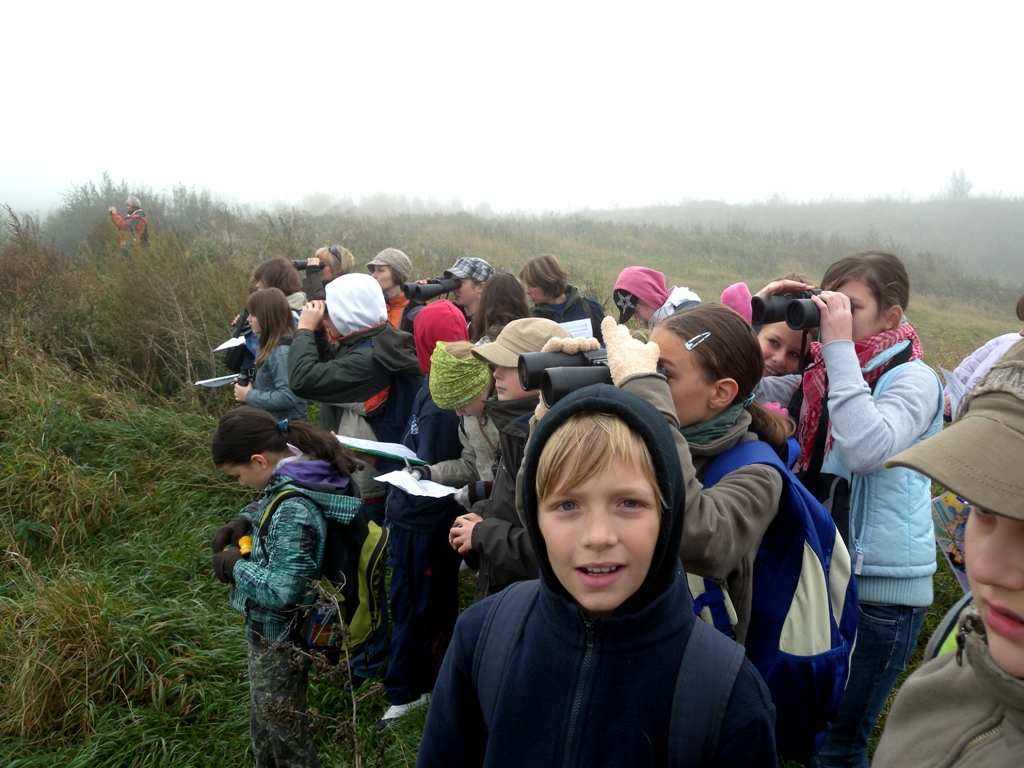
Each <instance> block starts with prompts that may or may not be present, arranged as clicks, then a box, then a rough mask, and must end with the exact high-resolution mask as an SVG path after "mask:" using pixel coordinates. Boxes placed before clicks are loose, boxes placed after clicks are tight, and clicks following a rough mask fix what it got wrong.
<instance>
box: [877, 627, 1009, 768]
mask: <svg viewBox="0 0 1024 768" xmlns="http://www.w3.org/2000/svg"><path fill="white" fill-rule="evenodd" d="M960 633H961V638H958V640H959V639H962V640H963V644H964V648H963V654H962V656H961V655H960V654H957V653H952V652H951V653H946V654H943V655H942V656H939V657H938V658H937V659H932V660H931V661H929V662H928V663H927V664H924V665H922V666H921V668H920V669H918V670H917V671H916V672H914V674H912V675H911V676H910V677H909V678H907V681H906V682H905V683H904V684H903V687H902V688H901V689H900V692H899V694H898V695H897V696H896V702H895V703H894V704H893V707H892V711H891V712H890V713H889V717H888V719H887V720H886V722H885V732H884V733H883V734H882V740H881V741H880V742H879V744H878V749H877V750H876V751H875V757H874V760H873V761H872V763H871V765H872V766H873V768H890V767H892V768H895V767H896V766H898V767H899V768H933V767H934V768H939V767H940V766H941V768H946V767H947V766H955V768H982V767H984V768H1010V767H1011V766H1014V768H1016V767H1017V766H1020V765H1024V680H1021V679H1020V678H1017V677H1013V676H1012V675H1010V674H1007V673H1006V672H1004V671H1003V670H1002V669H1000V668H999V666H998V665H997V664H996V663H995V661H993V660H992V654H991V653H990V652H989V649H988V642H987V640H986V637H985V625H984V623H983V622H982V620H981V617H980V616H979V615H978V612H977V610H976V609H974V608H969V609H967V610H966V611H964V615H963V616H962V617H961V619H960ZM958 657H959V658H958Z"/></svg>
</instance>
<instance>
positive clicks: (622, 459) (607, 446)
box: [537, 413, 665, 515]
mask: <svg viewBox="0 0 1024 768" xmlns="http://www.w3.org/2000/svg"><path fill="white" fill-rule="evenodd" d="M621 464H629V465H631V466H632V467H634V468H635V469H638V470H639V471H640V472H641V474H643V475H644V477H646V478H647V480H648V481H649V482H650V484H651V487H652V488H654V490H655V494H654V495H655V498H656V499H657V504H658V514H659V515H660V514H661V513H662V510H663V509H664V508H665V502H664V500H663V499H662V498H661V489H660V488H659V486H658V477H657V475H656V474H655V472H654V461H653V459H651V453H650V451H648V450H647V446H646V445H645V444H644V441H643V440H641V439H640V436H639V435H638V434H637V433H636V432H634V431H633V430H632V429H630V428H629V425H628V424H626V422H625V421H623V420H622V419H620V418H618V417H617V416H612V415H611V414H607V413H577V414H574V415H572V416H570V417H569V418H568V419H566V420H565V422H564V423H562V424H560V425H559V426H558V428H557V429H555V431H554V432H552V433H551V437H549V438H548V441H547V443H546V444H545V446H544V449H543V451H541V455H540V459H539V460H538V462H537V502H538V504H540V503H541V502H543V500H544V499H546V498H548V497H549V496H551V495H553V494H555V493H559V492H561V493H567V492H570V491H573V490H575V489H576V488H579V487H580V486H581V485H583V484H584V483H585V482H587V481H588V480H589V479H590V478H591V477H593V476H594V475H597V474H599V473H602V472H606V471H614V469H615V467H616V466H617V465H621ZM563 473H564V475H565V476H564V477H563ZM559 480H561V482H559Z"/></svg>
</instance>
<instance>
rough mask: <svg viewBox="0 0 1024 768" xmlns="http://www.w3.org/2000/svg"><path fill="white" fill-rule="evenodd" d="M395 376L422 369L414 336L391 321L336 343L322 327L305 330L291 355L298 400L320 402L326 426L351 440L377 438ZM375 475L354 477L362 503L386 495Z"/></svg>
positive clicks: (291, 376)
mask: <svg viewBox="0 0 1024 768" xmlns="http://www.w3.org/2000/svg"><path fill="white" fill-rule="evenodd" d="M392 373H406V374H419V373H420V367H419V362H418V361H417V359H416V347H415V344H414V342H413V338H412V335H411V334H408V333H404V332H403V331H397V330H395V329H394V328H393V327H392V326H390V325H389V324H387V323H384V324H383V325H378V326H377V327H375V328H370V329H369V330H366V331H361V332H360V333H355V334H352V335H351V336H349V337H347V338H345V339H343V340H342V341H340V342H338V343H336V344H331V343H330V341H329V340H328V338H327V332H326V331H324V330H323V329H318V330H317V331H316V332H313V331H309V330H300V331H298V332H297V333H296V334H295V340H294V341H293V342H292V348H291V352H289V353H288V386H289V387H291V389H292V391H293V392H294V393H295V394H296V395H298V396H299V397H302V398H305V399H307V400H313V401H315V402H318V403H320V426H321V427H323V428H324V429H328V430H333V431H334V432H336V433H337V434H339V435H345V436H347V437H358V438H361V439H364V440H376V439H377V435H376V433H375V432H374V431H373V424H372V422H373V417H374V412H375V411H377V409H379V408H382V407H383V406H384V404H385V403H386V402H387V395H388V388H389V387H390V385H391V376H392ZM378 415H379V414H378ZM368 416H369V418H367V417H368ZM360 458H361V459H363V460H364V461H365V462H369V461H371V459H370V458H369V457H364V456H361V457H360ZM375 474H376V472H375V470H374V469H373V467H372V466H369V465H367V466H366V467H364V469H362V470H359V471H358V472H355V473H354V474H353V475H352V478H353V480H355V482H356V484H357V485H358V486H359V490H360V495H361V497H362V498H363V499H375V498H378V497H381V496H384V495H386V489H385V487H384V486H382V485H381V484H380V483H378V482H376V481H375V480H374V479H373V476H374V475H375Z"/></svg>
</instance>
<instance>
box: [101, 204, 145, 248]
mask: <svg viewBox="0 0 1024 768" xmlns="http://www.w3.org/2000/svg"><path fill="white" fill-rule="evenodd" d="M124 206H125V209H126V211H127V212H126V213H125V216H124V218H123V219H122V218H121V217H120V216H119V215H118V213H117V209H116V208H115V207H114V206H110V207H109V208H107V210H108V211H109V212H110V219H111V221H113V222H114V224H115V225H116V226H117V228H118V229H122V230H124V234H122V235H121V243H120V245H121V250H122V251H124V250H125V247H124V245H125V243H126V242H127V241H128V233H129V232H131V233H132V237H133V238H134V241H133V242H135V243H136V244H137V245H149V233H148V232H146V214H145V213H143V211H142V203H140V202H139V198H137V197H135V196H134V195H133V196H132V197H129V198H128V199H127V200H125V201H124Z"/></svg>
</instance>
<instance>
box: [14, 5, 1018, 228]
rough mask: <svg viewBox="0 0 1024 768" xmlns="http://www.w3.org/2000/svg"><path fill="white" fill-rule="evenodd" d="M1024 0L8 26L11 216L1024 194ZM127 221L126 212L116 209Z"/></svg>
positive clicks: (371, 13)
mask: <svg viewBox="0 0 1024 768" xmlns="http://www.w3.org/2000/svg"><path fill="white" fill-rule="evenodd" d="M1021 13H1022V12H1021V10H1020V8H1019V6H1018V5H1017V4H1013V3H1009V2H1005V3H983V4H975V5H971V6H970V7H964V6H943V5H938V6H937V5H935V4H925V3H892V2H885V3H882V2H879V3H872V2H868V3H861V4H858V5H856V6H836V7H832V6H822V5H821V4H818V3H783V4H772V5H764V4H760V3H739V4H728V5H721V4H707V3H700V4H698V3H678V2H661V3H644V2H641V3H635V4H630V5H629V6H628V8H627V7H625V6H622V5H621V4H607V5H606V4H593V3H583V2H564V3H557V4H552V3H543V2H530V1H527V2H517V3H498V4H488V5H486V6H481V5H480V4H478V3H469V2H444V3H441V4H428V5H423V4H416V3H404V2H399V3H389V4H383V5H382V4H370V3H364V4H349V3H346V4H337V3H325V2H309V3H305V4H302V5H293V6H282V5H275V6H258V5H256V6H254V5H252V4H245V3H240V2H223V3H216V4H209V3H198V2H181V3H175V4H172V5H167V4H157V5H151V4H127V5H120V6H119V5H111V6H106V7H104V8H103V9H102V10H100V9H97V8H96V7H95V6H88V5H80V6H69V7H64V8H61V10H60V13H59V14H58V16H57V18H53V19H49V20H48V21H47V22H46V23H41V20H40V18H39V15H38V10H37V9H32V8H30V7H29V6H24V5H22V6H15V7H11V8H7V9H5V12H4V28H5V34H4V37H5V44H4V46H3V47H2V49H0V64H2V65H4V69H5V70H6V71H7V72H9V73H12V72H20V73H22V74H21V75H19V81H17V82H13V81H9V82H8V88H7V89H6V92H5V95H4V102H5V107H6V109H5V119H4V120H3V124H2V127H0V137H2V139H3V142H2V144H3V152H0V201H3V202H7V203H9V204H11V205H12V206H14V207H15V208H17V209H23V210H24V209H29V210H39V211H43V212H45V211H46V210H47V209H48V208H49V207H50V206H51V205H54V204H56V203H57V202H59V200H60V196H61V194H62V193H63V192H65V191H66V190H67V189H68V187H70V186H71V185H73V184H81V183H84V182H87V181H89V180H98V179H99V178H100V176H101V174H102V173H103V172H104V171H107V172H109V173H110V175H111V176H112V177H113V178H114V179H116V180H119V179H125V180H127V181H128V182H129V183H133V182H136V181H138V182H144V183H145V184H147V185H148V186H150V187H152V188H154V189H164V188H168V187H170V186H172V185H174V184H178V183H180V184H184V185H186V186H193V185H194V186H196V187H198V188H205V189H209V190H210V191H211V192H213V193H214V194H215V195H217V196H220V197H223V198H225V199H228V200H237V201H241V202H249V203H257V204H260V203H262V204H267V205H272V204H274V203H275V202H278V201H285V202H290V203H293V204H294V203H298V202H299V201H301V200H302V199H303V198H304V197H306V196H308V195H311V194H313V193H316V192H322V193H326V194H328V195H333V196H336V197H339V198H351V199H353V200H358V199H359V198H360V197H363V196H370V195H373V194H375V193H377V192H385V193H389V194H393V195H398V194H401V195H406V196H408V197H409V198H410V199H412V198H416V197H419V198H423V199H428V198H433V199H434V200H437V201H450V200H451V199H452V198H456V199H457V200H458V201H460V203H461V204H462V205H464V206H466V207H467V208H473V207H475V206H478V205H479V204H481V203H487V204H488V205H489V206H490V207H491V209H493V210H495V211H500V212H507V211H517V210H519V211H533V212H541V211H548V210H550V211H560V212H565V211H567V210H576V209H580V208H585V207H591V208H612V207H615V206H620V207H629V206H641V205H651V204H657V203H664V202H669V203H676V202H679V201H681V200H688V199H693V200H723V201H727V202H749V201H753V200H763V199H767V198H770V197H771V196H772V195H774V194H778V195H780V196H781V197H782V198H785V199H788V200H816V199H823V198H828V197H833V196H834V197H838V198H864V197H879V196H884V195H892V196H895V197H906V196H909V197H914V198H927V197H930V196H932V195H935V194H939V193H941V191H942V190H943V188H944V187H945V186H946V184H947V183H948V179H949V175H950V172H951V171H953V170H955V169H959V168H965V169H966V171H967V175H968V177H969V178H970V179H971V181H973V184H974V189H973V191H974V193H975V194H978V193H1002V194H1004V195H1009V196H1017V195H1022V194H1024V153H1022V152H1020V151H1019V145H1018V137H1017V131H1018V126H1019V124H1020V120H1019V117H1020V111H1021V107H1020V105H1019V103H1018V100H1017V99H1014V98H1010V97H1009V96H1010V94H1012V93H1014V92H1015V90H1016V89H1015V87H1014V86H1015V78H1014V75H1015V74H1016V72H1017V71H1018V66H1017V61H1016V58H1015V52H1016V50H1017V48H1018V41H1017V39H1016V37H1017V34H1016V30H1017V29H1019V23H1018V22H1019V21H1020V16H1021ZM111 202H120V201H111Z"/></svg>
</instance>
